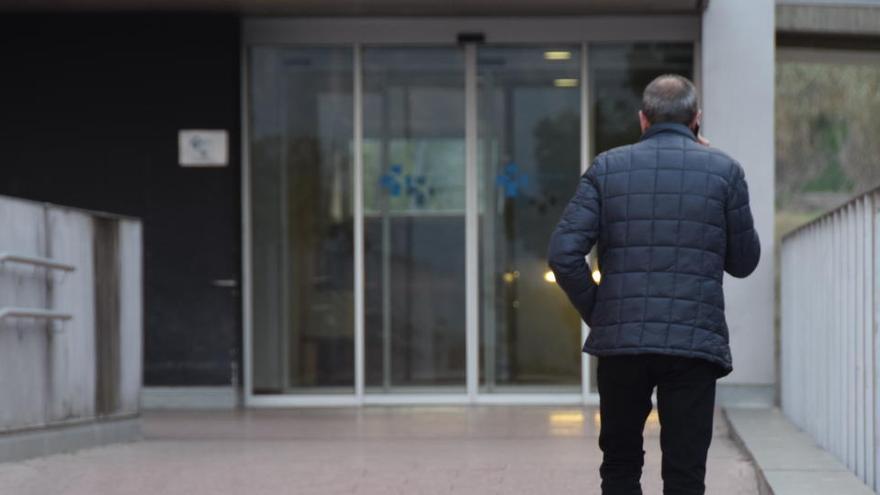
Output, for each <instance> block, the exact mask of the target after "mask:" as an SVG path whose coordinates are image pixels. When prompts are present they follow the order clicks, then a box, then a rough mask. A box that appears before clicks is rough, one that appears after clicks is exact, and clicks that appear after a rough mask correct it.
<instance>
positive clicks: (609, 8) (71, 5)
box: [0, 0, 709, 16]
mask: <svg viewBox="0 0 880 495" xmlns="http://www.w3.org/2000/svg"><path fill="white" fill-rule="evenodd" d="M708 2H709V0H0V10H4V11H38V12H39V11H54V12H75V11H82V12H120V11H121V12H124V11H135V12H138V11H188V12H237V13H242V14H255V15H259V14H263V15H291V16H482V15H491V16H526V15H527V16H540V15H553V16H558V15H646V14H696V13H701V12H702V11H703V10H705V8H706V5H707V4H708Z"/></svg>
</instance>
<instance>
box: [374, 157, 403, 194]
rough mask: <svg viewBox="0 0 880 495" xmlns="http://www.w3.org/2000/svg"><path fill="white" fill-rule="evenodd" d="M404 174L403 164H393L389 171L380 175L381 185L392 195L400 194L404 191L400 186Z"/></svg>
mask: <svg viewBox="0 0 880 495" xmlns="http://www.w3.org/2000/svg"><path fill="white" fill-rule="evenodd" d="M401 175H403V167H402V166H401V165H397V164H395V165H391V167H390V169H389V170H388V172H386V173H384V174H382V176H381V177H379V186H380V187H381V188H382V189H385V190H386V191H388V194H390V195H391V196H394V197H397V196H400V193H401V191H402V189H401V186H400V176H401Z"/></svg>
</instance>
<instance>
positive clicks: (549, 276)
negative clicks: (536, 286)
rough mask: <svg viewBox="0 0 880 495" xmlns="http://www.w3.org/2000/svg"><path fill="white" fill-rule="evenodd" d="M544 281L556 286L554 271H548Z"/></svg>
mask: <svg viewBox="0 0 880 495" xmlns="http://www.w3.org/2000/svg"><path fill="white" fill-rule="evenodd" d="M544 280H545V281H547V282H550V283H551V284H554V283H556V275H553V272H552V271H550V270H547V272H546V273H544Z"/></svg>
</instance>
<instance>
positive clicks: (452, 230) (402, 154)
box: [363, 47, 465, 392]
mask: <svg viewBox="0 0 880 495" xmlns="http://www.w3.org/2000/svg"><path fill="white" fill-rule="evenodd" d="M464 110H465V108H464V55H463V52H462V50H461V49H460V48H457V47H451V48H379V47H376V48H365V49H364V51H363V116H364V117H363V136H364V141H363V163H364V182H363V188H364V189H363V191H364V260H365V273H364V276H365V288H364V290H365V293H364V298H365V333H366V335H365V339H366V342H365V344H366V346H365V347H366V351H365V360H366V363H365V366H366V369H365V384H366V387H367V392H388V391H400V390H406V391H420V389H421V388H422V387H426V388H424V390H425V391H432V392H437V391H444V390H453V391H459V392H460V391H462V390H463V389H464V384H465V310H464V308H465V298H464V293H465V291H464V286H465V259H464V257H465V242H464V241H465V227H464V201H465V195H464V190H465V187H464V180H465V173H464V172H465V167H464V160H465V130H464ZM428 387H429V388H428Z"/></svg>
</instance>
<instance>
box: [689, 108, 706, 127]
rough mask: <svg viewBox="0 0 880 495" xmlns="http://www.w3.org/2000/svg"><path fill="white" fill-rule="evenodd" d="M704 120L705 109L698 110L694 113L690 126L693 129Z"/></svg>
mask: <svg viewBox="0 0 880 495" xmlns="http://www.w3.org/2000/svg"><path fill="white" fill-rule="evenodd" d="M702 122H703V110H697V114H696V115H694V120H692V121H691V125H689V126H688V127H690V128H691V129H692V130H693V129H696V128H697V127H699V126H700V125H701V124H702Z"/></svg>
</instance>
